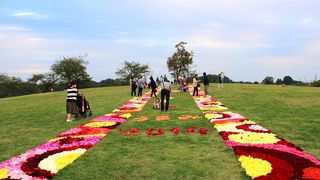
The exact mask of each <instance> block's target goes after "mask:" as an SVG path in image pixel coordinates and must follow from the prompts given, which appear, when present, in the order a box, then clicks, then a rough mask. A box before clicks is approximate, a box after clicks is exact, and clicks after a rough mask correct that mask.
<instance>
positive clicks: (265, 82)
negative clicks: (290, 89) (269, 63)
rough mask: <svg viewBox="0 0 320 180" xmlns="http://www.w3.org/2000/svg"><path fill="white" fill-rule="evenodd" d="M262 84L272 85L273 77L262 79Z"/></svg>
mask: <svg viewBox="0 0 320 180" xmlns="http://www.w3.org/2000/svg"><path fill="white" fill-rule="evenodd" d="M262 84H274V82H273V77H271V76H267V77H266V78H264V80H263V81H262Z"/></svg>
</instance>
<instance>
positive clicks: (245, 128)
mask: <svg viewBox="0 0 320 180" xmlns="http://www.w3.org/2000/svg"><path fill="white" fill-rule="evenodd" d="M199 95H200V96H193V99H194V101H195V103H196V105H197V106H198V107H199V109H200V110H202V111H204V116H205V118H206V119H208V120H210V122H211V123H212V125H213V126H214V127H215V128H216V129H217V131H218V132H219V134H220V136H221V137H222V139H223V140H224V142H225V144H226V145H227V146H228V147H230V148H231V149H233V151H234V153H235V154H236V155H237V157H238V160H239V161H240V162H241V166H242V167H243V168H244V169H245V171H246V174H247V175H248V176H250V177H251V178H252V179H320V161H319V160H318V159H316V158H315V157H313V156H311V155H308V154H306V153H305V152H304V151H303V150H302V149H300V148H299V147H296V146H295V145H294V144H292V143H290V142H288V141H286V140H285V139H283V138H281V137H279V136H277V135H276V134H274V133H272V132H271V131H270V130H268V129H266V128H264V127H262V126H260V125H258V124H256V123H255V122H254V121H251V120H249V119H247V118H245V117H243V116H241V115H240V114H237V113H233V112H227V111H226V110H227V108H226V107H225V106H224V105H222V104H221V103H220V102H218V101H217V100H216V99H214V98H211V97H210V96H207V97H204V96H203V92H202V91H201V90H200V91H199Z"/></svg>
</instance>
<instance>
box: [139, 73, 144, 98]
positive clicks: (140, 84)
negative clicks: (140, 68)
mask: <svg viewBox="0 0 320 180" xmlns="http://www.w3.org/2000/svg"><path fill="white" fill-rule="evenodd" d="M143 86H144V82H143V79H142V76H140V77H139V79H138V97H139V96H140V97H141V96H142V90H143Z"/></svg>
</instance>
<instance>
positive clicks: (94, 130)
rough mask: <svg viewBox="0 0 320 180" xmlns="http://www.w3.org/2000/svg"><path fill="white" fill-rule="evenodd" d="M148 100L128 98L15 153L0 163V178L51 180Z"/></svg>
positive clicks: (147, 96) (143, 97) (146, 95)
mask: <svg viewBox="0 0 320 180" xmlns="http://www.w3.org/2000/svg"><path fill="white" fill-rule="evenodd" d="M150 99H151V98H150V92H147V93H145V94H144V95H143V96H142V97H140V98H133V99H130V100H129V101H128V102H125V103H123V104H122V105H121V106H120V107H118V108H117V109H115V110H114V111H113V112H112V113H109V114H105V115H103V116H99V117H97V118H94V119H92V120H90V121H88V122H86V123H84V124H82V125H80V126H78V127H75V128H73V129H70V130H68V131H65V132H63V133H61V134H59V135H57V136H56V137H54V138H52V139H50V140H48V141H47V142H45V143H43V144H41V145H40V146H38V147H36V148H33V149H31V150H28V151H27V152H25V153H23V154H21V155H19V156H16V157H13V158H11V159H9V160H7V161H4V162H0V179H28V180H29V179H51V178H52V177H53V176H55V174H56V173H57V172H58V171H60V170H61V169H63V168H64V167H66V166H67V165H69V164H71V163H72V162H73V161H75V160H76V159H77V158H78V157H80V156H81V155H83V154H84V153H85V152H86V151H87V150H88V149H89V148H91V147H92V146H94V145H95V144H96V143H98V142H99V141H100V140H101V139H102V138H103V137H104V136H106V135H107V134H108V133H109V132H110V131H111V130H113V129H115V128H116V127H117V126H119V125H120V124H121V123H123V122H124V121H126V120H127V119H128V118H130V117H131V114H130V113H131V112H137V111H140V110H142V108H143V106H144V105H145V104H146V103H147V102H148V101H149V100H150Z"/></svg>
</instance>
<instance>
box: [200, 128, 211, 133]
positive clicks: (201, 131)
mask: <svg viewBox="0 0 320 180" xmlns="http://www.w3.org/2000/svg"><path fill="white" fill-rule="evenodd" d="M198 132H199V133H200V134H207V133H208V132H210V130H208V129H206V128H200V129H199V130H198Z"/></svg>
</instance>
